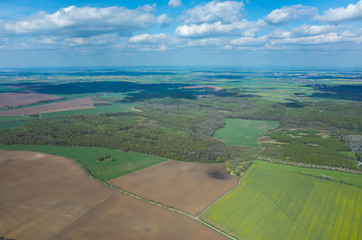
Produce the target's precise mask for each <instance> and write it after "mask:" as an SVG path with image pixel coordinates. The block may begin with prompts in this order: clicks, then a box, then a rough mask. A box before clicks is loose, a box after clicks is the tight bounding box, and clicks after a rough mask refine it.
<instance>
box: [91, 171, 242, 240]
mask: <svg viewBox="0 0 362 240" xmlns="http://www.w3.org/2000/svg"><path fill="white" fill-rule="evenodd" d="M240 179H241V177H240ZM95 180H96V181H98V182H100V183H103V184H104V185H106V186H107V187H109V188H112V189H114V190H116V191H119V192H121V193H124V194H127V195H128V196H131V197H133V198H137V199H139V200H143V201H146V202H148V203H151V204H154V205H156V206H159V207H163V208H166V209H168V210H171V211H174V212H177V213H179V214H182V215H184V216H186V217H189V218H192V219H194V220H196V221H198V222H199V223H202V224H204V225H205V226H207V227H209V228H211V229H213V230H214V231H216V232H218V233H220V234H222V235H224V236H225V237H227V238H229V239H232V240H238V239H237V238H235V237H233V236H231V235H230V234H228V233H226V232H223V231H221V230H220V229H218V228H216V227H214V226H212V225H210V224H208V223H207V222H205V221H203V220H201V219H200V218H199V216H200V215H201V214H200V215H199V216H197V217H195V216H192V215H191V214H189V213H186V212H183V211H181V210H178V209H176V208H173V207H171V206H167V205H164V204H162V203H159V202H155V201H153V200H150V199H147V198H143V197H141V196H139V195H136V194H134V193H131V192H128V191H126V190H124V189H122V188H119V187H115V186H113V185H111V184H109V183H106V182H102V181H100V180H98V179H95ZM239 185H240V181H239ZM239 185H238V186H239ZM236 187H237V186H236ZM236 187H234V188H233V189H235V188H236ZM233 189H231V190H230V191H232V190H233ZM230 191H229V192H230ZM229 192H227V193H229ZM227 193H225V194H227ZM225 194H224V195H225ZM224 195H223V196H224ZM220 198H221V197H220ZM220 198H219V199H220ZM210 206H211V205H210ZM210 206H209V207H210ZM209 207H208V208H209ZM205 211H206V210H205Z"/></svg>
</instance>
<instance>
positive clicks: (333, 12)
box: [314, 0, 362, 23]
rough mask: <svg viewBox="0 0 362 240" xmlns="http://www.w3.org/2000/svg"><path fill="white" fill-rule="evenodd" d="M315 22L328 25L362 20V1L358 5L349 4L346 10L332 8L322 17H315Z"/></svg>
mask: <svg viewBox="0 0 362 240" xmlns="http://www.w3.org/2000/svg"><path fill="white" fill-rule="evenodd" d="M314 19H315V20H319V21H322V22H327V23H341V22H350V21H355V20H361V19H362V0H360V1H359V2H358V3H356V4H349V5H348V6H347V7H346V8H343V7H340V8H334V9H333V8H330V9H328V10H327V11H324V12H323V15H321V16H315V17H314Z"/></svg>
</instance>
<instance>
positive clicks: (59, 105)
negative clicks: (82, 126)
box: [0, 97, 94, 116]
mask: <svg viewBox="0 0 362 240" xmlns="http://www.w3.org/2000/svg"><path fill="white" fill-rule="evenodd" d="M93 104H94V101H93V100H92V98H90V97H87V98H79V99H74V100H69V101H63V102H56V103H49V104H44V105H39V106H34V107H27V108H18V109H13V110H8V111H3V112H0V116H20V115H29V114H35V113H46V112H59V111H67V110H76V109H86V108H94V106H93Z"/></svg>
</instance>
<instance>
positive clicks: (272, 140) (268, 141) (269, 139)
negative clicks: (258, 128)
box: [258, 136, 289, 144]
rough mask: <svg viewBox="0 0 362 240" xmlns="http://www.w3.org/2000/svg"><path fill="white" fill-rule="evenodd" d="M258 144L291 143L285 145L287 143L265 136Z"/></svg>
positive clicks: (259, 139)
mask: <svg viewBox="0 0 362 240" xmlns="http://www.w3.org/2000/svg"><path fill="white" fill-rule="evenodd" d="M258 142H261V143H272V144H289V143H285V142H278V141H276V140H275V139H273V138H271V137H268V136H263V137H260V138H258Z"/></svg>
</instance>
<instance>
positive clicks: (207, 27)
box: [175, 20, 265, 38]
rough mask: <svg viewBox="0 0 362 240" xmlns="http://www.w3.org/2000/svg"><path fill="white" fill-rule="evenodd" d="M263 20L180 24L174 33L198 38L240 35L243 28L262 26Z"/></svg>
mask: <svg viewBox="0 0 362 240" xmlns="http://www.w3.org/2000/svg"><path fill="white" fill-rule="evenodd" d="M264 25H265V22H264V20H259V21H257V22H249V21H247V20H241V21H235V22H232V23H229V24H224V23H222V22H220V21H218V22H214V23H202V24H199V25H197V24H192V25H182V26H178V27H177V28H176V31H175V34H176V35H177V36H180V37H189V38H200V37H211V36H219V35H223V36H225V35H229V36H230V35H234V36H235V35H236V36H240V35H242V34H243V31H244V30H247V29H250V28H253V29H254V31H255V28H258V27H261V26H264Z"/></svg>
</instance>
